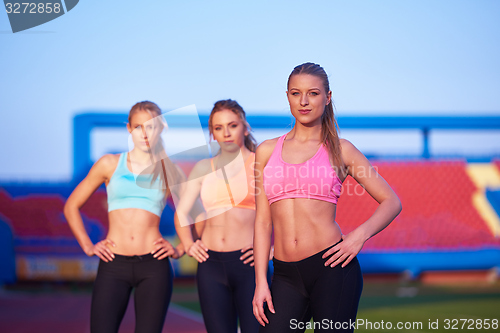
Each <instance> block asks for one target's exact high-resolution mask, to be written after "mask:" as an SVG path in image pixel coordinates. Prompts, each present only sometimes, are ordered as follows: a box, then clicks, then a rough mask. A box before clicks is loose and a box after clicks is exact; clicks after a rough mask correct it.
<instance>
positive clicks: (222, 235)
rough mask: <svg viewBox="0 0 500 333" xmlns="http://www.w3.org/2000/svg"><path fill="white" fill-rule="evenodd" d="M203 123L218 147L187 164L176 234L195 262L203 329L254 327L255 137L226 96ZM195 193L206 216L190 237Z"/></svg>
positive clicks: (246, 332) (211, 332)
mask: <svg viewBox="0 0 500 333" xmlns="http://www.w3.org/2000/svg"><path fill="white" fill-rule="evenodd" d="M208 127H209V131H210V135H211V136H212V137H213V138H214V139H215V140H217V142H218V143H219V145H220V152H219V153H218V154H217V155H216V156H215V157H214V158H211V159H205V160H202V161H200V162H198V163H197V164H196V165H195V166H194V167H193V170H192V171H191V174H190V175H189V179H188V183H187V187H186V191H185V194H184V195H183V196H182V197H181V199H180V202H179V203H178V204H177V207H176V208H177V210H176V229H177V234H178V235H179V238H180V239H181V241H182V244H183V245H184V248H185V249H186V253H187V254H188V255H189V256H191V257H193V258H195V259H196V260H197V261H198V262H199V263H198V270H197V276H196V278H197V283H198V294H199V299H200V305H201V310H202V314H203V319H204V322H205V327H206V329H207V332H208V333H236V332H237V329H238V320H239V324H240V329H241V332H242V333H251V332H257V331H258V329H259V323H258V322H257V320H256V318H255V317H254V316H253V313H252V298H253V292H254V290H255V270H254V268H253V265H254V264H253V234H254V232H253V231H254V221H255V187H254V162H255V153H254V151H255V146H256V144H255V139H254V138H253V137H252V135H251V134H250V127H249V125H248V123H247V121H246V117H245V112H244V111H243V109H242V107H241V106H240V105H239V104H238V103H237V102H236V101H233V100H230V99H229V100H222V101H218V102H216V103H215V105H214V107H213V109H212V112H211V114H210V117H209V124H208ZM198 196H200V198H201V201H202V203H203V206H204V207H205V211H206V216H207V219H206V221H205V223H204V225H203V228H200V227H199V226H200V224H199V223H197V224H196V229H197V230H198V234H201V239H198V240H194V239H193V237H192V235H191V232H190V230H189V227H188V226H187V221H186V214H187V212H188V211H189V209H190V207H191V205H192V204H193V202H194V201H195V199H196V198H197V197H198ZM268 257H269V251H268Z"/></svg>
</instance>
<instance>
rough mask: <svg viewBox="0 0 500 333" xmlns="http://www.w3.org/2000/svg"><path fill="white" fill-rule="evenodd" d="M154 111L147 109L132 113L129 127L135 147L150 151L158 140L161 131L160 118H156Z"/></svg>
mask: <svg viewBox="0 0 500 333" xmlns="http://www.w3.org/2000/svg"><path fill="white" fill-rule="evenodd" d="M153 116H154V113H149V112H147V111H138V112H136V113H134V114H133V115H132V118H131V119H130V123H129V124H127V129H128V131H129V133H130V134H131V135H132V141H133V142H134V147H136V148H138V149H140V150H142V151H144V152H148V151H149V149H150V148H152V147H154V146H155V145H156V143H157V142H158V138H159V136H160V133H161V128H162V127H161V126H160V124H159V120H158V119H155V118H156V117H154V118H153Z"/></svg>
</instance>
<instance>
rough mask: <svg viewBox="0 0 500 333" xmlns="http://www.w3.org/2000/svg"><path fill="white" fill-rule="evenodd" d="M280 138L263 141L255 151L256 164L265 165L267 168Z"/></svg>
mask: <svg viewBox="0 0 500 333" xmlns="http://www.w3.org/2000/svg"><path fill="white" fill-rule="evenodd" d="M279 139H280V137H277V138H273V139H268V140H265V141H263V142H262V143H261V144H260V145H259V146H258V147H257V149H256V151H255V162H256V163H263V165H264V166H265V165H266V164H267V162H268V161H269V158H271V155H272V154H273V151H274V148H275V147H276V144H277V143H278V140H279Z"/></svg>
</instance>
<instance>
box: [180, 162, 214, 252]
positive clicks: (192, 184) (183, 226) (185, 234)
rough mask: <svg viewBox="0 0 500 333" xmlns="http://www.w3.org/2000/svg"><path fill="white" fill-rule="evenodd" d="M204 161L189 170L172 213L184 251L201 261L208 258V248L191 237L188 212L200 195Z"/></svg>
mask: <svg viewBox="0 0 500 333" xmlns="http://www.w3.org/2000/svg"><path fill="white" fill-rule="evenodd" d="M203 164H204V161H200V162H198V163H197V164H196V165H195V166H194V167H193V170H192V171H191V174H190V175H189V178H188V180H187V182H186V184H185V185H183V186H185V187H184V190H183V191H182V193H181V195H180V197H179V202H178V204H177V207H176V209H175V210H176V211H175V215H174V223H175V230H176V232H177V235H178V236H179V239H180V240H181V243H182V245H183V248H184V250H185V252H186V253H187V254H188V255H190V256H192V257H194V258H195V259H196V260H198V262H203V261H205V260H206V259H207V258H208V254H207V251H208V248H207V247H206V246H205V245H204V244H203V243H201V240H196V241H195V240H194V239H193V232H192V223H191V221H190V219H189V213H190V211H191V209H192V208H193V205H195V203H196V202H197V199H198V197H199V195H200V190H201V183H202V180H203Z"/></svg>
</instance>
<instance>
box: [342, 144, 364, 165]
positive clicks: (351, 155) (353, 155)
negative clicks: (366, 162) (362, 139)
mask: <svg viewBox="0 0 500 333" xmlns="http://www.w3.org/2000/svg"><path fill="white" fill-rule="evenodd" d="M339 141H340V148H341V151H342V159H343V160H344V162H345V163H346V164H349V163H348V162H349V161H354V160H356V159H357V158H359V157H360V156H362V157H364V155H363V153H361V152H360V151H359V150H358V148H356V146H354V144H352V142H350V141H349V140H347V139H340V140H339Z"/></svg>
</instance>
